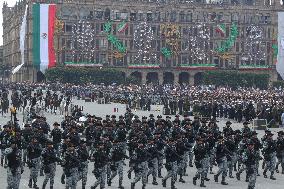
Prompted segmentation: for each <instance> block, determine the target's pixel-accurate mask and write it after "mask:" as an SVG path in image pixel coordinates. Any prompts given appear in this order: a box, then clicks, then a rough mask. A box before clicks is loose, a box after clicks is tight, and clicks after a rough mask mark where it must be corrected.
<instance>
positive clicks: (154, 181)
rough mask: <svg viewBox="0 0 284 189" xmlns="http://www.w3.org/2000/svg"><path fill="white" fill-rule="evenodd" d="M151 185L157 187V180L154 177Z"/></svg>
mask: <svg viewBox="0 0 284 189" xmlns="http://www.w3.org/2000/svg"><path fill="white" fill-rule="evenodd" d="M152 184H153V185H158V182H157V178H156V177H153V182H152Z"/></svg>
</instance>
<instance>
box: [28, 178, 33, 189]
mask: <svg viewBox="0 0 284 189" xmlns="http://www.w3.org/2000/svg"><path fill="white" fill-rule="evenodd" d="M32 185H33V180H32V179H30V180H29V184H28V186H29V188H32Z"/></svg>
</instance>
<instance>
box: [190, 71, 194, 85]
mask: <svg viewBox="0 0 284 189" xmlns="http://www.w3.org/2000/svg"><path fill="white" fill-rule="evenodd" d="M194 75H195V73H192V74H189V85H190V86H192V85H194Z"/></svg>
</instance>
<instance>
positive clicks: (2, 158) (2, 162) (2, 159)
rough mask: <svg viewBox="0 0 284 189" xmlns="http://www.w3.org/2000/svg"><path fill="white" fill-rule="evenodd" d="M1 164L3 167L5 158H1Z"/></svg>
mask: <svg viewBox="0 0 284 189" xmlns="http://www.w3.org/2000/svg"><path fill="white" fill-rule="evenodd" d="M1 166H2V167H3V158H1Z"/></svg>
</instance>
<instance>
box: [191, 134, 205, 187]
mask: <svg viewBox="0 0 284 189" xmlns="http://www.w3.org/2000/svg"><path fill="white" fill-rule="evenodd" d="M193 152H194V155H195V166H196V169H197V172H196V174H195V176H194V177H193V184H194V185H196V181H197V179H199V178H201V183H200V187H206V186H205V184H204V180H205V177H206V168H205V164H206V163H205V162H206V161H207V149H206V147H205V144H204V142H203V140H202V138H201V137H199V136H198V137H196V145H195V146H194V149H193Z"/></svg>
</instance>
